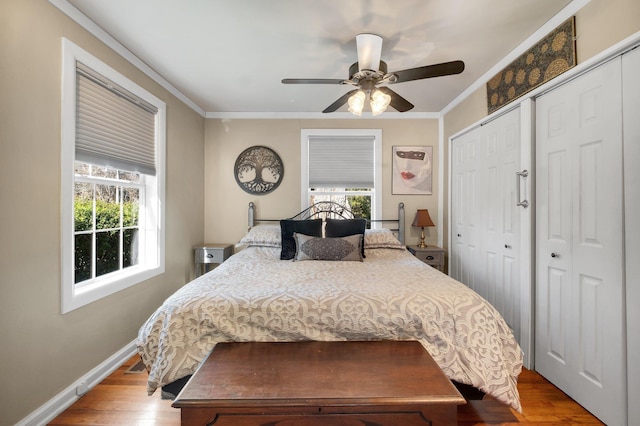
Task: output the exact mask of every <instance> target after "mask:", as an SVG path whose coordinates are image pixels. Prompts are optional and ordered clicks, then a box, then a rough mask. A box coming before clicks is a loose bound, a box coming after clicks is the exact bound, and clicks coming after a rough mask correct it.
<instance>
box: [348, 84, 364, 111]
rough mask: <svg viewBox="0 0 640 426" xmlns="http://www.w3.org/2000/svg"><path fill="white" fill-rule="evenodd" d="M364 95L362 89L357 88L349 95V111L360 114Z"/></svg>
mask: <svg viewBox="0 0 640 426" xmlns="http://www.w3.org/2000/svg"><path fill="white" fill-rule="evenodd" d="M365 98H366V95H365V94H364V92H363V91H362V90H358V91H357V92H356V93H354V94H353V95H352V96H350V97H349V101H348V102H349V112H350V113H352V114H355V115H358V116H360V115H362V109H363V108H364V100H365Z"/></svg>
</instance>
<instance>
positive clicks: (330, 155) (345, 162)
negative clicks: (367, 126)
mask: <svg viewBox="0 0 640 426" xmlns="http://www.w3.org/2000/svg"><path fill="white" fill-rule="evenodd" d="M374 148H375V147H374V137H373V136H339V137H331V136H311V137H309V187H310V188H326V187H341V188H373V187H374V185H375V183H374V169H375V168H374V157H375V156H374V152H375V149H374Z"/></svg>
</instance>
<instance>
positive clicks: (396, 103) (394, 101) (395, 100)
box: [377, 86, 413, 112]
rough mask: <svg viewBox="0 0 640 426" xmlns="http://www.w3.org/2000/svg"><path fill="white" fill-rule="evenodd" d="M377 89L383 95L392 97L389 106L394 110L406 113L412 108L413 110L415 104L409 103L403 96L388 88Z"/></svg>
mask: <svg viewBox="0 0 640 426" xmlns="http://www.w3.org/2000/svg"><path fill="white" fill-rule="evenodd" d="M377 89H378V90H380V91H381V92H382V93H384V94H386V95H389V96H391V102H390V103H389V105H391V107H393V109H395V110H396V111H399V112H406V111H409V110H410V109H411V108H413V104H412V103H411V102H409V101H408V100H406V99H405V98H403V97H402V96H400V95H398V94H397V93H396V92H394V91H393V90H391V89H389V88H388V87H386V86H381V87H378V88H377Z"/></svg>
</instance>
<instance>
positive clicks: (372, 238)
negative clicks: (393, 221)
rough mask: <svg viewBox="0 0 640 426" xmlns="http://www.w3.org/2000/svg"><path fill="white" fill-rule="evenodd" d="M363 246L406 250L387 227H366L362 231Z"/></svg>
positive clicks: (366, 247)
mask: <svg viewBox="0 0 640 426" xmlns="http://www.w3.org/2000/svg"><path fill="white" fill-rule="evenodd" d="M364 248H365V249H375V248H388V249H399V250H406V249H407V248H406V247H405V246H404V244H402V243H401V242H400V241H399V240H398V239H397V238H396V237H395V235H393V232H391V230H389V229H387V228H379V229H367V230H365V231H364Z"/></svg>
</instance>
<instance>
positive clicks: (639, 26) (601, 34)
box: [442, 0, 640, 247]
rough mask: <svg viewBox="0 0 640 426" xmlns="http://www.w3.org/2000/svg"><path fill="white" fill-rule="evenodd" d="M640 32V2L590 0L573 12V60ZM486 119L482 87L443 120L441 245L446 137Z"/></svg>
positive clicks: (447, 170)
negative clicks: (574, 19)
mask: <svg viewBox="0 0 640 426" xmlns="http://www.w3.org/2000/svg"><path fill="white" fill-rule="evenodd" d="M638 31H640V1H638V0H592V1H591V2H590V3H588V4H587V5H586V6H585V7H584V8H582V9H581V10H580V11H579V12H578V13H576V57H577V60H578V63H582V62H585V61H586V60H588V59H590V58H592V57H593V56H595V55H597V54H598V53H600V52H602V51H603V50H606V49H607V48H608V47H610V46H612V45H614V44H616V43H618V42H620V41H622V40H624V39H625V38H627V37H629V36H631V35H633V34H635V33H636V32H638ZM486 116H487V98H486V88H485V86H482V87H480V88H479V89H478V90H476V91H475V92H474V93H473V94H471V95H470V96H469V97H468V98H467V99H465V100H464V101H463V102H462V103H461V104H459V105H458V106H456V107H455V108H454V109H452V110H451V111H450V112H449V113H448V114H446V115H445V117H444V120H443V122H444V129H443V131H444V140H445V141H444V142H445V143H444V158H445V160H444V164H443V165H442V166H443V167H444V173H445V174H444V175H445V187H444V195H445V197H444V200H445V201H444V218H443V229H442V232H444V241H445V243H444V246H445V247H448V232H449V231H448V221H447V218H448V216H449V209H448V203H449V201H448V197H447V194H448V193H449V188H448V181H447V179H448V174H449V168H448V165H449V158H448V152H449V144H448V140H449V137H450V136H452V135H454V134H455V133H457V132H459V131H461V130H463V129H465V128H467V127H469V126H471V125H472V124H474V123H476V122H478V121H480V120H481V119H482V118H483V117H486Z"/></svg>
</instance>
